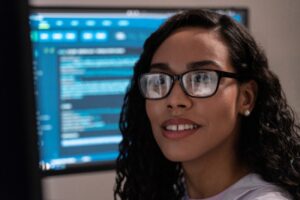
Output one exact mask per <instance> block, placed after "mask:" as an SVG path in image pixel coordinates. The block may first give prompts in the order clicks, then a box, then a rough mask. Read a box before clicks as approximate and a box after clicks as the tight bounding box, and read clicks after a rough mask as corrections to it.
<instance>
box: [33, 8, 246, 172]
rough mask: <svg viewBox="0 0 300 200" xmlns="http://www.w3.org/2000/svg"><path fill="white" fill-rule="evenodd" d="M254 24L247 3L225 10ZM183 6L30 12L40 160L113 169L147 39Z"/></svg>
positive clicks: (54, 165) (49, 168)
mask: <svg viewBox="0 0 300 200" xmlns="http://www.w3.org/2000/svg"><path fill="white" fill-rule="evenodd" d="M218 11H219V12H222V13H226V14H228V15H230V16H231V17H233V18H234V19H236V20H237V21H239V22H240V23H242V24H244V25H247V10H246V9H219V10H218ZM175 12H176V9H103V8H102V9H88V8H76V9H74V8H73V9H70V8H60V9H58V8H57V9H55V8H48V9H47V8H35V9H32V12H31V16H30V25H31V40H32V46H33V58H34V71H35V73H34V74H35V86H36V98H37V109H38V110H37V116H38V130H39V145H40V166H41V169H42V170H43V171H44V172H45V174H59V173H64V172H67V171H70V172H76V171H81V170H83V169H87V170H89V169H90V170H91V169H105V168H112V167H113V164H114V160H115V159H116V158H117V156H118V144H119V142H120V141H121V139H122V137H121V134H120V131H119V127H118V121H119V114H120V111H121V106H122V102H123V96H124V93H125V91H126V88H127V86H128V84H129V81H130V77H131V75H132V73H133V65H134V64H135V62H136V61H137V60H138V58H139V54H140V53H141V50H142V45H143V43H144V41H145V39H146V38H147V37H148V36H149V35H150V34H151V33H152V32H153V31H154V30H156V29H157V28H158V26H159V25H161V24H162V23H163V22H164V21H165V20H166V18H168V17H170V16H171V15H173V14H174V13H175Z"/></svg>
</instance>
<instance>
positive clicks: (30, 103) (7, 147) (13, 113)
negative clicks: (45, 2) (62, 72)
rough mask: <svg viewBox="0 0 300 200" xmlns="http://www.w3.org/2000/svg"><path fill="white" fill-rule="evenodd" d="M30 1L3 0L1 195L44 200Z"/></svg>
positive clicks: (0, 17) (0, 11) (11, 199)
mask: <svg viewBox="0 0 300 200" xmlns="http://www.w3.org/2000/svg"><path fill="white" fill-rule="evenodd" d="M31 56H32V55H31V49H30V40H29V25H28V1H27V0H19V1H16V0H2V1H1V2H0V102H1V103H0V116H1V118H0V125H1V126H0V181H1V187H0V199H3V200H15V199H16V200H21V199H22V200H40V199H41V184H40V176H39V171H38V152H37V134H36V129H35V125H36V121H35V108H34V105H35V104H34V91H33V81H32V80H33V78H32V75H33V72H32V66H31V65H32V58H31Z"/></svg>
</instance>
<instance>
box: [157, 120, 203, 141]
mask: <svg viewBox="0 0 300 200" xmlns="http://www.w3.org/2000/svg"><path fill="white" fill-rule="evenodd" d="M201 127H202V125H200V124H197V123H195V122H193V121H191V120H188V119H183V118H176V119H170V120H167V121H165V122H164V123H163V124H162V129H163V131H162V132H163V136H164V137H166V138H168V139H181V138H184V137H187V136H189V135H192V134H194V133H195V132H197V130H198V129H199V128H201Z"/></svg>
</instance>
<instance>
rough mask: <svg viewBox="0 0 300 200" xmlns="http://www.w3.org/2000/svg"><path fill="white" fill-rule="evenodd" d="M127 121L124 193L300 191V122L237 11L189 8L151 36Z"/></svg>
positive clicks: (232, 197)
mask: <svg viewBox="0 0 300 200" xmlns="http://www.w3.org/2000/svg"><path fill="white" fill-rule="evenodd" d="M120 129H121V132H122V134H123V140H122V142H121V144H120V155H119V157H118V160H117V177H116V187H115V199H118V198H120V199H142V200H147V199H149V200H150V199H153V200H159V199H162V200H166V199H168V200H169V199H170V200H173V199H211V200H216V199H222V200H250V199H272V200H286V199H300V188H299V182H300V155H299V154H300V137H299V135H298V134H297V132H299V129H300V127H299V125H298V124H297V123H296V120H295V117H294V114H293V111H292V110H291V109H290V107H289V106H288V105H287V103H286V98H285V96H284V94H283V92H282V89H281V85H280V83H279V80H278V78H277V76H276V75H275V74H274V73H272V72H271V71H270V70H269V67H268V62H267V58H266V56H265V54H264V53H263V52H262V50H261V49H260V48H259V47H258V46H257V44H256V43H255V41H254V39H253V38H252V37H251V36H250V34H249V33H248V32H247V30H246V29H245V28H244V27H242V26H241V25H239V24H237V23H236V22H234V21H233V20H231V19H230V18H229V17H227V16H224V15H220V14H216V13H213V12H210V11H205V10H199V11H184V12H181V13H179V14H177V15H175V16H173V17H171V18H170V19H169V20H168V21H167V22H166V23H164V24H163V25H162V26H161V27H160V28H159V29H158V30H157V31H156V32H154V33H153V34H152V35H151V36H150V37H149V38H148V39H147V41H146V42H145V45H144V51H143V53H142V55H141V57H140V59H139V61H138V62H137V63H136V65H135V67H134V76H133V78H132V81H131V85H130V87H129V89H128V92H127V94H126V96H125V99H124V105H123V109H122V113H121V118H120Z"/></svg>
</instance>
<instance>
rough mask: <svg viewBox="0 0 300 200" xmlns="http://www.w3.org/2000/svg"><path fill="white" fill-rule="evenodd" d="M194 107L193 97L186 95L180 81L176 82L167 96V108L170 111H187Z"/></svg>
mask: <svg viewBox="0 0 300 200" xmlns="http://www.w3.org/2000/svg"><path fill="white" fill-rule="evenodd" d="M191 106H192V100H191V97H189V96H188V95H187V94H185V93H184V91H183V89H182V88H181V86H180V84H179V82H178V81H175V83H174V86H173V88H172V90H171V91H170V94H169V95H168V96H167V108H168V109H170V110H177V111H178V110H187V109H189V108H190V107H191Z"/></svg>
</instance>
